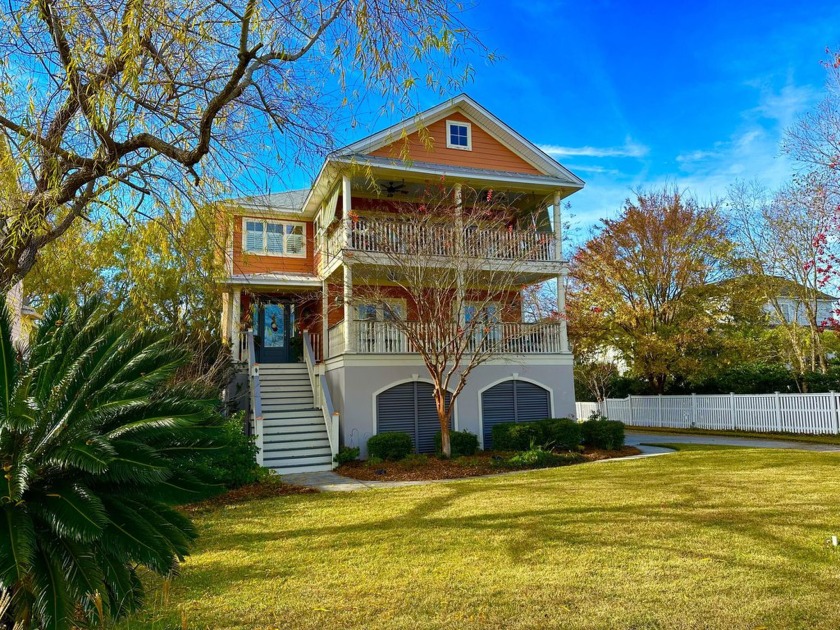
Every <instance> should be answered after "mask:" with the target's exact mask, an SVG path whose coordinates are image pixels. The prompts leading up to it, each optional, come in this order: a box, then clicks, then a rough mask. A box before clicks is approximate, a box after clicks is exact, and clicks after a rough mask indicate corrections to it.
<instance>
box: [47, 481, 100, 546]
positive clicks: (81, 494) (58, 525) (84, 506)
mask: <svg viewBox="0 0 840 630" xmlns="http://www.w3.org/2000/svg"><path fill="white" fill-rule="evenodd" d="M32 503H33V505H32V511H33V513H34V514H37V515H38V517H40V518H41V519H43V520H44V521H46V523H47V525H49V527H50V529H51V530H52V531H53V532H54V533H55V535H56V536H60V537H63V538H69V539H71V540H75V541H77V542H92V541H94V540H96V539H97V538H98V537H99V536H100V535H101V534H102V530H103V528H104V527H105V526H106V525H107V524H108V517H107V515H106V514H105V508H104V506H103V505H102V501H101V500H100V499H99V498H98V497H96V496H95V495H94V494H93V493H91V492H90V490H88V489H87V488H85V487H84V486H82V485H81V484H70V483H64V484H61V485H58V486H55V487H52V488H50V489H49V490H48V491H46V492H44V493H43V495H42V497H41V500H40V501H38V502H37V503H36V502H34V501H33V502H32Z"/></svg>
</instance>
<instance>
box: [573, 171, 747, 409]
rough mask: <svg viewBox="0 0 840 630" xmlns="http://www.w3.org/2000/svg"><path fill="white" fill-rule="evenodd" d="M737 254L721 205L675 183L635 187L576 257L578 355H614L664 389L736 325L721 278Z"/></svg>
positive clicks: (710, 353)
mask: <svg viewBox="0 0 840 630" xmlns="http://www.w3.org/2000/svg"><path fill="white" fill-rule="evenodd" d="M732 250H733V244H732V242H731V240H730V238H729V235H728V233H727V226H726V222H725V220H724V218H723V217H722V216H721V214H720V212H719V211H718V208H717V206H716V205H710V206H702V205H701V204H699V203H698V202H697V201H696V200H695V199H693V198H692V197H690V196H687V195H685V194H683V193H681V192H680V191H679V190H678V189H677V188H676V187H666V188H663V189H660V190H647V191H644V190H643V191H639V192H637V193H636V198H635V199H632V200H631V199H628V200H627V201H626V202H625V204H624V207H623V209H622V211H621V213H620V214H619V216H618V217H617V218H615V219H603V220H602V222H601V226H600V228H599V229H598V231H597V232H596V234H595V235H594V236H593V237H592V238H590V239H589V241H587V242H586V243H585V244H584V245H583V246H582V247H581V248H580V249H579V250H578V251H577V252H576V253H575V255H574V256H573V258H572V266H571V276H570V277H571V286H570V295H569V300H568V307H569V308H568V311H569V326H570V336H571V339H572V341H573V344H574V349H575V354H578V353H581V355H582V356H594V357H598V356H604V354H605V353H606V354H611V355H613V356H614V357H616V358H618V359H621V360H623V361H624V362H625V363H626V364H627V367H628V369H629V371H630V373H631V374H633V375H635V376H638V377H641V378H644V379H645V380H646V381H647V382H648V383H649V385H650V387H651V389H652V390H653V391H656V392H658V393H662V392H664V391H665V386H666V382H667V381H668V379H669V378H671V377H673V376H674V375H681V376H685V375H690V374H694V373H697V372H698V371H700V370H702V369H704V367H707V366H708V364H709V361H710V360H713V359H714V358H715V357H716V356H719V355H720V354H721V353H722V351H723V349H724V347H725V345H726V337H727V332H728V328H729V327H730V326H732V323H733V318H732V312H731V306H732V300H731V299H730V298H729V295H728V293H727V289H726V285H725V284H716V281H717V280H720V279H722V278H723V277H724V270H725V268H726V264H727V262H728V260H729V257H730V255H731V253H732Z"/></svg>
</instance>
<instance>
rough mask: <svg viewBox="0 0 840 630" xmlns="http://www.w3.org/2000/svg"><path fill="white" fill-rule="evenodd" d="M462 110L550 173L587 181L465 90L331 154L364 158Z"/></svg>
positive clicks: (574, 183)
mask: <svg viewBox="0 0 840 630" xmlns="http://www.w3.org/2000/svg"><path fill="white" fill-rule="evenodd" d="M455 111H460V112H461V113H463V114H464V115H465V116H467V118H470V119H471V120H472V121H473V122H475V123H476V124H477V125H479V126H480V127H481V128H482V129H484V130H485V131H486V132H487V133H489V134H490V135H491V136H493V137H494V138H495V139H496V140H498V141H499V142H500V143H501V144H503V145H504V146H506V147H507V148H508V149H510V150H511V151H513V152H514V153H515V154H516V155H518V156H519V157H520V158H522V159H523V160H525V161H526V162H528V163H529V164H531V165H533V166H534V167H535V168H536V169H537V170H539V171H540V172H542V173H544V174H545V175H547V176H549V177H554V178H557V179H559V180H563V183H564V184H565V185H566V186H570V187H573V188H583V186H584V181H583V180H582V179H580V178H579V177H578V176H577V175H575V174H574V173H572V172H571V171H570V170H568V169H567V168H566V167H564V166H563V165H562V164H560V163H559V162H558V161H557V160H555V159H554V158H552V157H551V156H549V155H548V154H547V153H545V152H544V151H542V150H541V149H540V148H539V147H537V146H536V145H535V144H533V143H532V142H530V141H529V140H527V139H526V138H525V137H524V136H522V135H520V134H519V133H517V132H516V131H514V130H513V129H512V128H511V127H509V126H508V125H506V124H505V123H504V122H502V121H501V120H500V119H499V118H497V117H496V116H494V115H493V114H491V113H490V112H489V111H487V110H486V109H484V108H483V107H482V106H481V105H479V104H478V103H477V102H475V101H474V100H473V99H472V98H470V97H469V96H467V95H466V94H459V95H458V96H456V97H454V98H451V99H449V100H447V101H444V102H443V103H440V104H439V105H436V106H434V107H432V108H430V109H427V110H426V111H424V112H421V113H419V114H417V115H416V116H413V117H411V118H407V119H406V120H404V121H402V122H400V123H397V124H396V125H392V126H391V127H388V128H387V129H383V130H382V131H380V132H378V133H375V134H373V135H370V136H368V137H366V138H362V139H361V140H359V141H357V142H354V143H353V144H350V145H348V146H346V147H344V148H343V149H339V150H337V151H334V152H333V153H331V154H330V156H329V158H328V159H330V158H333V159H338V160H342V159H348V158H352V159H355V160H356V161H359V160H363V159H364V156H366V155H367V154H369V153H371V152H373V151H376V150H377V149H380V148H382V147H384V146H387V145H389V144H391V143H393V142H396V141H398V140H399V139H400V138H402V137H404V136H405V135H408V134H411V133H414V132H415V131H417V130H418V129H421V128H423V127H428V126H429V125H430V124H431V123H433V122H436V121H438V120H440V119H442V118H444V117H446V116H448V115H449V114H451V113H452V112H455Z"/></svg>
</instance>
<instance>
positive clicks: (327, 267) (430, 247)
mask: <svg viewBox="0 0 840 630" xmlns="http://www.w3.org/2000/svg"><path fill="white" fill-rule="evenodd" d="M417 244H422V254H423V255H424V256H440V257H441V258H442V259H446V258H449V257H452V256H456V255H463V256H468V257H471V258H476V259H486V260H487V261H488V263H492V262H493V261H520V262H521V263H522V264H525V265H527V264H529V263H537V264H539V263H548V264H549V266H550V267H551V270H552V271H555V269H556V265H551V264H550V263H557V262H562V259H561V257H560V256H558V250H557V246H556V244H557V240H556V237H555V235H554V234H552V233H550V232H540V231H537V230H522V229H514V228H508V229H504V230H500V229H481V228H477V227H474V226H470V227H468V228H464V229H463V230H459V228H458V227H456V226H454V225H449V224H443V223H441V224H440V225H429V224H423V225H417V224H416V223H413V222H409V221H404V220H399V219H380V218H366V217H361V218H358V219H356V220H354V221H352V222H349V224H342V223H339V224H337V225H335V226H333V228H332V229H331V230H330V231H328V232H327V234H326V238H324V239H323V245H322V246H321V247H320V249H319V251H320V254H321V263H320V270H321V271H322V272H323V271H326V272H327V273H329V272H330V271H332V269H333V268H334V267H335V266H336V265H337V264H338V261H339V260H340V259H341V257H342V255H343V253H344V252H345V251H348V250H350V251H353V252H363V253H369V254H374V255H375V254H394V255H399V254H400V253H409V251H408V250H409V248H411V247H412V246H417ZM371 262H376V259H375V257H374V258H373V259H372V260H371ZM382 262H384V263H385V264H387V260H383V261H382Z"/></svg>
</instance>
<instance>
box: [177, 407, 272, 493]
mask: <svg viewBox="0 0 840 630" xmlns="http://www.w3.org/2000/svg"><path fill="white" fill-rule="evenodd" d="M243 417H244V412H239V413H235V414H233V415H232V416H230V417H229V418H226V419H225V420H224V423H223V425H222V429H223V432H224V434H223V437H222V439H223V440H224V446H223V448H218V449H213V450H208V451H196V452H195V453H190V454H186V455H185V456H183V457H182V458H180V462H179V467H181V468H184V469H187V470H191V471H192V472H194V473H195V474H197V475H199V476H200V477H201V478H202V479H203V480H205V481H206V482H208V483H212V484H216V485H220V486H224V487H226V488H228V489H234V488H239V487H241V486H245V485H248V484H249V483H255V482H257V481H261V480H262V479H265V478H266V477H267V476H268V475H269V474H270V472H269V471H268V469H267V468H263V467H262V466H260V465H259V464H257V452H258V451H259V448H257V445H256V443H255V442H254V438H253V437H252V436H248V435H245V432H244V431H243V430H242V429H243V424H242V422H243Z"/></svg>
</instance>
